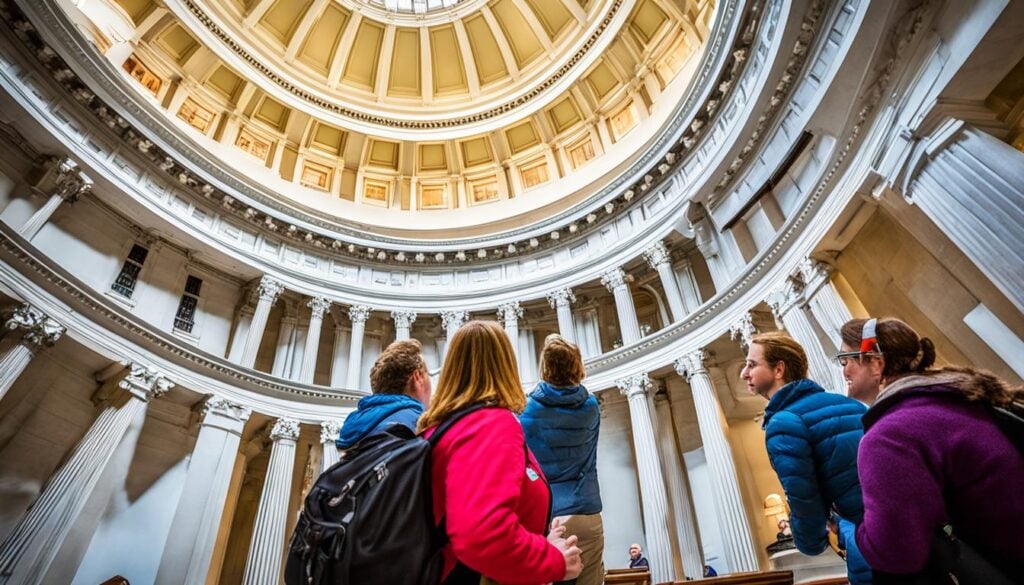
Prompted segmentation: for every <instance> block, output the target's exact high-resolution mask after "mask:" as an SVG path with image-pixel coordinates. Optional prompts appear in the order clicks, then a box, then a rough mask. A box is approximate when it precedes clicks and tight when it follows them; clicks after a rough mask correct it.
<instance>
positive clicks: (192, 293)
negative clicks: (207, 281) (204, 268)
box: [174, 275, 203, 333]
mask: <svg viewBox="0 0 1024 585" xmlns="http://www.w3.org/2000/svg"><path fill="white" fill-rule="evenodd" d="M201 288H203V281H202V280H201V279H199V278H196V277H194V276H191V275H190V276H189V277H188V280H186V281H185V292H184V293H182V295H181V302H179V303H178V312H177V313H175V314H174V328H175V329H177V330H179V331H184V332H185V333H192V327H194V326H195V324H196V306H197V305H198V304H199V289H201Z"/></svg>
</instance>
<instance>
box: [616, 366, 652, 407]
mask: <svg viewBox="0 0 1024 585" xmlns="http://www.w3.org/2000/svg"><path fill="white" fill-rule="evenodd" d="M615 385H616V386H617V387H618V388H619V392H621V393H622V395H623V396H625V397H626V398H628V399H630V400H632V399H633V398H634V397H636V396H646V395H647V392H648V391H649V390H650V389H651V388H652V387H653V385H652V384H651V378H650V376H648V375H647V373H646V372H644V373H642V374H634V375H632V376H629V377H627V378H621V379H618V380H615Z"/></svg>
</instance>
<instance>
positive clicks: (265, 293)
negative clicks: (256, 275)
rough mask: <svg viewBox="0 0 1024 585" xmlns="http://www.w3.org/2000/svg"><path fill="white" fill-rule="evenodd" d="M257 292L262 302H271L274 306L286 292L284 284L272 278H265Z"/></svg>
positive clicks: (258, 286) (261, 280)
mask: <svg viewBox="0 0 1024 585" xmlns="http://www.w3.org/2000/svg"><path fill="white" fill-rule="evenodd" d="M256 292H257V294H258V295H259V299H260V300H261V301H269V302H270V304H271V305H273V304H274V302H276V301H277V297H279V296H281V293H283V292H284V283H282V282H281V281H279V280H275V279H274V278H271V277H270V276H264V277H263V278H261V279H260V283H259V285H257V287H256Z"/></svg>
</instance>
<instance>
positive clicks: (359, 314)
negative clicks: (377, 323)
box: [348, 305, 373, 323]
mask: <svg viewBox="0 0 1024 585" xmlns="http://www.w3.org/2000/svg"><path fill="white" fill-rule="evenodd" d="M371 311H373V309H372V308H370V307H368V306H366V305H352V306H351V307H349V308H348V318H349V320H350V321H352V322H353V323H366V321H367V319H369V318H370V312H371Z"/></svg>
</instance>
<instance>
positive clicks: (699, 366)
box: [672, 349, 711, 382]
mask: <svg viewBox="0 0 1024 585" xmlns="http://www.w3.org/2000/svg"><path fill="white" fill-rule="evenodd" d="M710 359H711V352H709V351H706V350H704V349H697V350H694V351H691V352H690V353H688V354H685V355H683V357H681V358H679V359H677V360H676V361H674V362H672V367H674V368H675V370H676V373H677V374H679V375H680V376H682V377H683V378H685V379H686V381H687V382H690V379H691V378H692V377H693V376H696V375H704V376H707V374H708V370H707V362H708V361H709V360H710Z"/></svg>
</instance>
